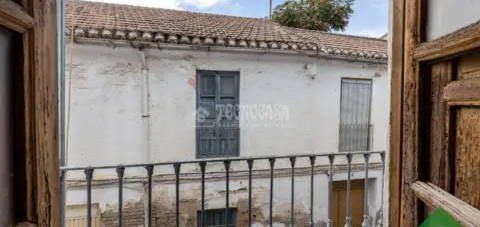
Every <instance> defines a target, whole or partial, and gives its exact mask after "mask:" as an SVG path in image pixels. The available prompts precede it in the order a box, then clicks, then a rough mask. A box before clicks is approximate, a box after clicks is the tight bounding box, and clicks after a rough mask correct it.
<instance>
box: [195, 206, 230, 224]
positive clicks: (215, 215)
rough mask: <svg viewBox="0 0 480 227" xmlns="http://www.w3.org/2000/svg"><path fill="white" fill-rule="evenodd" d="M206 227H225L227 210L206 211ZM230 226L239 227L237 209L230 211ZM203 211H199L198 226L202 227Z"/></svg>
mask: <svg viewBox="0 0 480 227" xmlns="http://www.w3.org/2000/svg"><path fill="white" fill-rule="evenodd" d="M204 215H205V216H204V219H205V221H204V222H205V224H204V227H225V226H226V225H225V220H226V219H225V209H212V210H205V211H204ZM228 215H229V218H228V220H229V221H228V222H229V223H228V226H229V227H235V226H237V225H236V223H237V209H235V208H230V209H228ZM200 223H201V211H197V226H198V227H201V224H200Z"/></svg>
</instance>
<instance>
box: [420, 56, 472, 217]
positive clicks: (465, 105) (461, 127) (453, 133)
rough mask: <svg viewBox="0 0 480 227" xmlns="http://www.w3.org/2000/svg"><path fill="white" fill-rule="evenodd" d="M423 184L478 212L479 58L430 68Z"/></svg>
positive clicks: (452, 61)
mask: <svg viewBox="0 0 480 227" xmlns="http://www.w3.org/2000/svg"><path fill="white" fill-rule="evenodd" d="M424 89H425V91H426V92H427V94H428V95H426V96H424V97H425V98H427V99H428V100H429V101H428V102H426V103H427V104H428V108H426V110H427V111H426V113H424V114H425V115H426V119H428V121H427V124H428V126H427V127H425V129H427V130H428V134H427V138H426V141H428V142H426V143H427V148H428V149H426V157H425V159H424V165H423V166H427V170H428V171H426V176H424V178H426V179H425V180H426V181H428V182H431V183H433V184H434V185H436V186H438V187H440V188H441V189H443V190H445V191H447V192H450V193H452V194H453V195H455V196H457V197H458V198H459V199H460V200H463V201H465V202H467V203H469V204H470V205H472V206H474V207H476V208H480V190H479V189H480V174H479V173H480V155H479V152H480V54H478V53H474V54H470V55H467V56H464V57H460V58H457V59H452V60H448V61H444V62H440V63H435V64H432V65H431V66H430V71H429V73H427V77H426V78H425V84H424Z"/></svg>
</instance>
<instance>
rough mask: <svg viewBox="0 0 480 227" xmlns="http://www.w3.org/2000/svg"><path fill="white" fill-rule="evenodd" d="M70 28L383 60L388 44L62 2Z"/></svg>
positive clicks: (97, 34) (220, 18)
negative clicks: (65, 6) (65, 5)
mask: <svg viewBox="0 0 480 227" xmlns="http://www.w3.org/2000/svg"><path fill="white" fill-rule="evenodd" d="M73 8H75V9H76V10H75V11H73ZM74 16H75V19H74ZM72 23H74V36H75V37H87V38H102V39H119V40H140V41H145V42H165V43H176V44H179V45H182V44H183V45H208V46H210V45H211V46H227V47H243V48H264V49H284V50H298V51H302V50H305V51H308V50H310V51H318V52H322V53H324V54H328V55H342V56H349V57H357V58H369V59H378V60H384V59H386V58H387V42H386V41H385V40H382V39H375V38H366V37H358V36H349V35H340V34H332V33H326V32H319V31H313V30H305V29H297V28H290V27H285V26H281V25H279V24H278V23H275V22H272V21H270V20H267V19H261V18H245V17H234V16H225V15H214V14H205V13H194V12H187V11H179V10H167V9H160V8H149V7H139V6H130V5H120V4H111V3H101V2H86V1H78V0H75V2H74V3H73V2H72V1H68V3H67V10H66V25H67V34H70V33H71V32H70V31H69V29H71V28H72Z"/></svg>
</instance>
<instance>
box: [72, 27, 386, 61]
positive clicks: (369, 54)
mask: <svg viewBox="0 0 480 227" xmlns="http://www.w3.org/2000/svg"><path fill="white" fill-rule="evenodd" d="M66 34H67V35H69V34H70V32H66ZM73 34H74V36H75V37H76V38H84V37H86V38H89V39H111V40H125V41H136V40H140V41H143V42H150V43H169V44H176V45H197V46H200V45H205V46H227V47H237V48H253V49H280V50H293V51H297V50H298V51H320V52H322V53H324V54H327V55H335V56H351V57H356V58H366V59H374V60H386V59H387V55H386V54H384V53H380V52H374V51H355V50H351V49H341V48H333V49H332V48H330V47H328V46H325V45H323V46H318V45H317V44H315V43H302V42H279V41H271V42H267V41H263V40H238V39H232V38H228V39H225V38H215V37H189V36H186V35H177V34H163V33H160V32H140V31H122V30H110V29H95V28H81V27H77V28H75V29H74V33H73Z"/></svg>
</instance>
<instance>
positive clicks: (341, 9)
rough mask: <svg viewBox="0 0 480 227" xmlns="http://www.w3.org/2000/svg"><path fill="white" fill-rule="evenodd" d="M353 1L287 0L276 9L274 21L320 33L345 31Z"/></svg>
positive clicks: (273, 14)
mask: <svg viewBox="0 0 480 227" xmlns="http://www.w3.org/2000/svg"><path fill="white" fill-rule="evenodd" d="M352 4H353V0H287V1H286V2H284V3H282V4H280V5H278V6H276V7H275V9H274V10H273V13H272V20H273V21H275V22H278V23H279V24H281V25H284V26H288V27H295V28H304V29H311V30H319V31H332V30H342V31H343V30H345V27H346V26H347V25H348V21H349V19H350V15H351V14H352V13H353V9H352Z"/></svg>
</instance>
